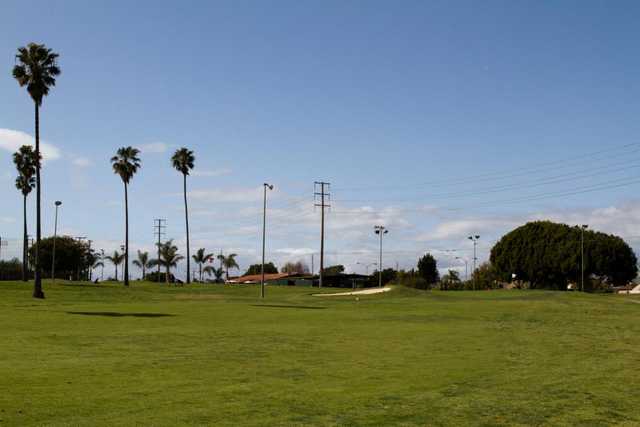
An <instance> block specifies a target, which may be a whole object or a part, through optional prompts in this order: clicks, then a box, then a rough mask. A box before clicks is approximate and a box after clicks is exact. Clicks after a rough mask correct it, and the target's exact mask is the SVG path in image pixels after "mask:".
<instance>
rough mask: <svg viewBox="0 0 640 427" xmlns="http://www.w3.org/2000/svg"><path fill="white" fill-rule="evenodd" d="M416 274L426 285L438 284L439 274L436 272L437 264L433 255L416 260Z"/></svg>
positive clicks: (426, 255)
mask: <svg viewBox="0 0 640 427" xmlns="http://www.w3.org/2000/svg"><path fill="white" fill-rule="evenodd" d="M418 273H419V274H420V276H421V277H422V278H423V279H424V280H425V281H426V282H427V284H428V285H433V284H434V283H438V281H439V280H440V273H439V272H438V262H437V261H436V259H435V258H434V257H433V255H431V254H429V253H427V254H425V255H424V256H423V257H422V258H420V259H419V260H418Z"/></svg>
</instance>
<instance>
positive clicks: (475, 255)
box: [469, 234, 480, 291]
mask: <svg viewBox="0 0 640 427" xmlns="http://www.w3.org/2000/svg"><path fill="white" fill-rule="evenodd" d="M469 240H471V241H472V242H473V271H472V272H471V274H472V275H473V290H474V291H475V290H476V275H475V272H476V265H477V262H478V255H477V248H478V240H480V236H479V235H477V234H476V235H475V236H469Z"/></svg>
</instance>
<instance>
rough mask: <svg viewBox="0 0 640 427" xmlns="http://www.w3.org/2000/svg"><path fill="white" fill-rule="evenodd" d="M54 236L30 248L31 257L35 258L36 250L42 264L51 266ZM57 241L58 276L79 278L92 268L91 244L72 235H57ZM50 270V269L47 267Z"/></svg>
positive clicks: (56, 266) (56, 268) (61, 277)
mask: <svg viewBox="0 0 640 427" xmlns="http://www.w3.org/2000/svg"><path fill="white" fill-rule="evenodd" d="M53 240H54V238H53V237H47V238H44V239H42V240H41V241H40V245H38V243H37V242H36V243H34V245H33V246H31V247H30V248H29V257H30V258H34V257H35V253H36V251H38V254H39V256H40V261H41V262H42V265H46V266H51V263H52V262H53ZM55 241H56V259H55V262H56V265H55V271H56V278H60V279H68V278H69V277H75V278H76V279H77V280H79V279H80V278H81V276H86V273H87V272H88V271H89V269H90V268H91V262H92V261H93V258H92V257H91V255H90V253H91V252H90V249H89V245H88V244H87V243H83V242H81V241H79V240H77V239H74V238H73V237H70V236H57V237H56V238H55ZM47 271H48V269H47Z"/></svg>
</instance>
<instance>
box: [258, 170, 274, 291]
mask: <svg viewBox="0 0 640 427" xmlns="http://www.w3.org/2000/svg"><path fill="white" fill-rule="evenodd" d="M262 186H263V189H264V199H263V210H262V269H261V274H262V280H261V285H260V297H261V298H264V247H265V240H266V237H267V188H268V189H269V190H273V185H270V184H267V183H266V182H265V183H264V184H262Z"/></svg>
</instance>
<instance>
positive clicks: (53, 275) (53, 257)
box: [51, 200, 62, 283]
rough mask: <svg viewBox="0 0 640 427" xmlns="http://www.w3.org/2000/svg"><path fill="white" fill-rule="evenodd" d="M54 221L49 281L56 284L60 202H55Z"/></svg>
mask: <svg viewBox="0 0 640 427" xmlns="http://www.w3.org/2000/svg"><path fill="white" fill-rule="evenodd" d="M55 205H56V219H55V221H54V224H53V252H52V255H51V279H52V280H53V283H56V240H58V208H59V207H60V206H61V205H62V202H61V201H60V200H56V202H55Z"/></svg>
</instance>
